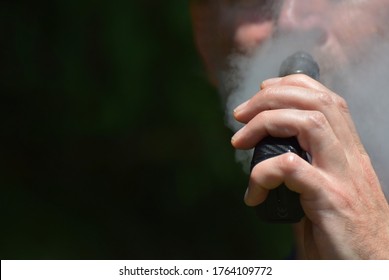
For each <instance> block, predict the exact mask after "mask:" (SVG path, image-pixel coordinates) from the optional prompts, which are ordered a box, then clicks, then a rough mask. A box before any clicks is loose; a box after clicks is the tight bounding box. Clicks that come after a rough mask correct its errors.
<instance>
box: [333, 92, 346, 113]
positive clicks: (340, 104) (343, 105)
mask: <svg viewBox="0 0 389 280" xmlns="http://www.w3.org/2000/svg"><path fill="white" fill-rule="evenodd" d="M335 103H336V106H337V107H338V108H339V109H340V110H341V111H344V112H348V111H349V109H348V104H347V102H346V100H345V99H344V98H343V97H340V96H338V95H337V96H336V99H335Z"/></svg>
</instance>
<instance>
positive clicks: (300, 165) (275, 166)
mask: <svg viewBox="0 0 389 280" xmlns="http://www.w3.org/2000/svg"><path fill="white" fill-rule="evenodd" d="M321 176H322V175H321V174H320V172H318V171H317V170H315V168H314V167H312V165H310V164H309V163H308V162H306V161H305V160H304V159H302V158H301V157H299V156H298V155H296V154H294V153H286V154H283V155H280V156H277V157H274V158H270V159H267V160H265V161H263V162H261V163H260V164H257V165H256V166H255V167H254V168H253V170H252V172H251V175H250V181H249V186H248V188H247V191H246V194H245V198H244V199H245V203H246V204H247V205H249V206H255V205H258V204H260V203H262V202H263V201H264V200H265V199H266V196H267V193H268V191H269V190H272V189H275V188H277V187H278V186H279V185H281V184H282V183H285V184H286V186H287V187H288V188H289V189H291V190H293V191H295V192H298V193H303V196H304V199H305V200H313V199H314V196H315V195H316V194H317V193H318V188H319V187H320V185H319V184H317V183H318V182H319V181H320V179H318V178H320V177H321ZM313 178H315V179H313ZM313 180H314V183H313Z"/></svg>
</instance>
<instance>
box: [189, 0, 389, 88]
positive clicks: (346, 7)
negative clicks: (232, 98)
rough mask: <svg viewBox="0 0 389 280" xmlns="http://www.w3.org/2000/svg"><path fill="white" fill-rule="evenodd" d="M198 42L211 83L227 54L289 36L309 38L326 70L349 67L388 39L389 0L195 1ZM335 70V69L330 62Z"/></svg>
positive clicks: (246, 52) (252, 48) (223, 64)
mask: <svg viewBox="0 0 389 280" xmlns="http://www.w3.org/2000/svg"><path fill="white" fill-rule="evenodd" d="M191 8H192V17H193V21H194V29H195V35H196V41H197V44H198V47H199V50H200V53H201V54H202V56H203V58H204V61H205V63H206V66H207V69H208V72H209V74H210V77H211V79H212V81H213V82H214V83H215V84H217V72H218V71H220V70H221V69H223V68H224V67H225V61H226V57H227V56H228V54H230V53H231V52H238V53H242V54H246V55H250V54H251V53H252V52H253V51H254V50H255V49H257V48H258V47H261V45H263V44H264V43H265V42H266V41H267V40H269V39H271V38H275V37H280V36H283V35H285V34H288V35H290V34H296V35H297V34H298V36H302V37H304V36H305V35H306V36H309V37H310V38H311V39H310V40H311V42H310V44H311V45H312V47H311V50H310V51H311V52H312V54H313V55H314V57H315V59H316V60H317V61H318V62H319V64H320V65H321V67H328V68H330V67H332V66H333V65H326V61H327V60H328V59H327V58H328V57H331V61H336V62H337V63H338V64H345V63H346V64H347V63H348V62H349V61H350V59H352V58H353V57H355V56H361V55H363V52H364V51H365V50H366V43H369V42H370V41H371V40H375V39H377V38H379V37H385V36H387V34H386V33H387V31H386V30H385V29H386V27H387V26H388V25H387V22H386V18H388V14H389V0H193V1H192V4H191ZM331 64H333V63H332V62H331Z"/></svg>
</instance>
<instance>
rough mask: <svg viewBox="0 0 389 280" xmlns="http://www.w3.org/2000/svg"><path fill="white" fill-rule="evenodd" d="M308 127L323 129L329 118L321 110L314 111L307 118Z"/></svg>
mask: <svg viewBox="0 0 389 280" xmlns="http://www.w3.org/2000/svg"><path fill="white" fill-rule="evenodd" d="M305 122H306V128H307V129H322V128H324V127H325V126H326V125H327V118H326V117H325V115H324V114H323V113H322V112H320V111H312V112H310V113H308V114H307V116H306V118H305Z"/></svg>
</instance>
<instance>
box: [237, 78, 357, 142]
mask: <svg viewBox="0 0 389 280" xmlns="http://www.w3.org/2000/svg"><path fill="white" fill-rule="evenodd" d="M284 108H296V109H299V110H310V111H320V112H322V113H323V114H324V116H325V117H326V119H327V121H328V122H329V124H330V126H331V127H332V129H333V130H334V132H335V134H336V135H337V137H338V138H339V139H340V141H342V142H343V143H347V145H350V143H359V142H360V141H359V137H358V136H357V133H356V130H355V127H354V124H353V122H352V120H351V117H350V114H349V111H348V107H347V104H346V102H345V101H344V99H343V98H341V97H339V96H338V95H336V94H334V93H333V92H331V91H330V90H328V89H327V88H326V87H324V86H323V85H321V84H320V83H318V82H317V81H315V80H313V79H311V78H309V77H307V76H305V75H292V76H288V77H284V78H276V79H271V80H267V81H264V82H263V84H262V90H261V91H260V92H259V94H256V95H255V96H254V97H253V98H252V99H250V100H249V101H248V102H247V103H245V104H244V105H243V106H241V107H238V108H237V109H236V110H235V112H234V115H235V118H236V119H237V120H238V121H240V122H242V123H248V122H249V121H250V120H251V119H253V118H254V117H255V116H256V115H257V114H258V113H260V112H263V111H266V110H274V109H284Z"/></svg>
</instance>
